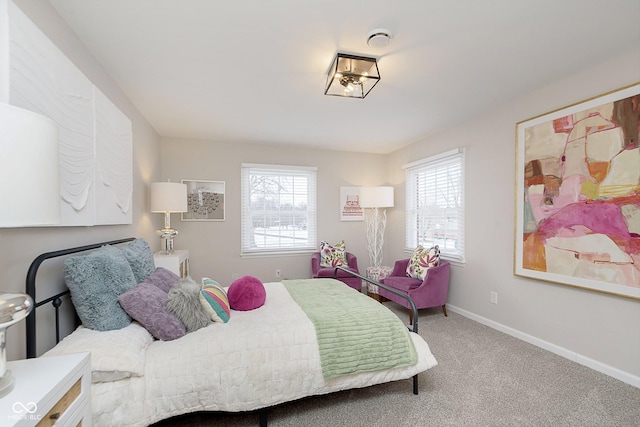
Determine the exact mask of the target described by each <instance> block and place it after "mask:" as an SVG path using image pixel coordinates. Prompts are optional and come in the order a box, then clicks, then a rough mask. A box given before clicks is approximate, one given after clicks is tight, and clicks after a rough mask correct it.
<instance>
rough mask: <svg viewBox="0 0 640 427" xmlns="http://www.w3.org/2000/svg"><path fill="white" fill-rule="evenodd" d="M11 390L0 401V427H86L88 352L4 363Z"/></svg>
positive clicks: (89, 378) (88, 374)
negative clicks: (8, 372) (10, 377)
mask: <svg viewBox="0 0 640 427" xmlns="http://www.w3.org/2000/svg"><path fill="white" fill-rule="evenodd" d="M7 369H8V370H10V371H11V373H12V375H13V376H14V378H15V384H14V387H13V389H12V390H11V391H10V392H9V393H8V394H7V395H5V396H3V397H2V398H0V425H1V426H16V427H18V426H20V427H26V426H30V427H35V426H52V425H54V424H55V425H58V426H79V425H83V426H90V425H91V357H90V354H89V353H74V354H67V355H64V356H52V357H38V358H36V359H25V360H14V361H11V362H7Z"/></svg>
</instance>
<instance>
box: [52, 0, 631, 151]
mask: <svg viewBox="0 0 640 427" xmlns="http://www.w3.org/2000/svg"><path fill="white" fill-rule="evenodd" d="M50 2H51V4H52V5H53V6H54V7H55V8H56V9H57V10H58V11H59V13H60V15H61V16H62V17H63V19H64V20H65V21H66V22H67V23H68V24H69V26H70V27H71V28H72V29H73V30H74V31H75V32H76V34H77V35H78V37H79V38H80V39H81V40H82V41H83V42H84V44H85V45H86V46H87V48H88V49H89V51H91V52H92V54H93V55H94V56H95V58H96V59H97V60H98V61H99V62H100V63H101V64H102V65H103V66H104V68H105V69H106V71H107V72H108V73H109V75H110V76H111V77H112V78H113V79H114V80H115V82H116V83H117V84H118V85H119V86H120V88H122V90H123V91H124V92H125V94H126V95H127V96H128V97H129V98H130V99H131V101H132V102H133V104H134V105H135V106H136V107H137V108H138V109H139V111H140V112H141V113H142V115H143V116H144V117H145V118H146V119H147V120H148V121H149V123H150V124H151V125H152V126H153V127H154V128H155V129H156V131H157V132H158V133H159V134H160V135H161V136H166V137H178V138H194V139H203V140H211V141H230V142H259V143H268V144H290V145H295V146H306V147H321V148H327V149H337V150H349V151H358V152H371V153H388V152H391V151H393V150H395V149H398V148H400V147H402V146H404V145H407V144H410V143H412V142H415V141H418V140H420V139H423V138H425V137H427V136H429V135H433V134H434V133H437V132H441V131H443V130H445V129H446V128H448V127H451V126H454V125H456V123H458V122H460V121H464V120H467V119H469V118H471V117H473V116H474V115H477V114H481V113H482V112H484V111H486V110H490V109H491V108H493V107H496V106H499V105H501V104H504V103H506V102H509V101H510V100H513V99H514V98H516V97H518V96H520V95H522V94H526V93H528V92H530V91H532V90H535V89H537V88H540V87H542V86H545V85H547V84H549V83H551V82H554V81H557V80H559V79H562V78H564V77H567V76H570V75H572V74H574V73H576V72H579V71H580V70H581V69H582V68H583V67H589V66H591V65H593V63H594V62H595V63H599V62H604V61H606V60H607V59H610V58H615V57H616V56H619V55H621V54H623V53H624V52H628V51H629V50H630V49H633V48H636V47H637V46H638V44H639V43H640V25H639V22H640V2H639V1H638V0H607V1H606V2H605V1H601V0H518V1H513V0H482V1H481V0H458V1H451V0H369V1H361V0H343V1H335V0H270V1H266V0H233V1H222V0H50ZM381 27H382V28H386V29H388V30H390V32H391V35H392V38H391V42H390V43H389V45H387V46H386V47H384V48H372V47H369V46H368V45H367V43H366V39H367V35H368V33H369V32H370V31H371V30H373V29H376V28H381ZM336 52H346V53H354V54H361V55H370V56H375V57H377V58H378V59H379V61H378V64H379V68H380V75H381V80H380V82H379V83H378V84H377V86H376V87H375V88H374V89H373V90H372V91H371V93H369V95H368V96H367V97H366V98H365V99H348V98H342V97H334V96H325V95H324V85H325V78H326V72H327V70H328V68H329V66H330V65H331V62H332V60H333V58H334V56H335V54H336ZM639 62H640V58H639ZM630 83H631V82H630ZM612 89H614V88H612ZM587 93H589V91H587ZM523 119H526V117H523Z"/></svg>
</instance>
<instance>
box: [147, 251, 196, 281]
mask: <svg viewBox="0 0 640 427" xmlns="http://www.w3.org/2000/svg"><path fill="white" fill-rule="evenodd" d="M153 261H154V262H155V264H156V267H163V268H166V269H167V270H169V271H173V272H174V273H175V274H177V275H178V277H180V278H181V279H184V278H185V277H187V276H188V275H189V251H173V253H171V254H168V255H167V254H165V253H164V252H162V251H160V252H156V253H155V254H153Z"/></svg>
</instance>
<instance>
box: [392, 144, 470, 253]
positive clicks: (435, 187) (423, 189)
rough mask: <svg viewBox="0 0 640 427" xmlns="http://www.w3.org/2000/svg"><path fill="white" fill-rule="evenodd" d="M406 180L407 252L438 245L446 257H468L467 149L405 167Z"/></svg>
mask: <svg viewBox="0 0 640 427" xmlns="http://www.w3.org/2000/svg"><path fill="white" fill-rule="evenodd" d="M403 168H404V169H405V178H406V181H405V182H406V185H405V189H406V199H405V200H406V220H405V221H406V224H405V227H406V238H405V245H406V247H405V250H406V251H407V252H411V251H413V250H414V249H415V248H416V246H417V245H419V244H420V245H422V246H424V247H426V248H429V247H431V246H433V245H434V244H437V245H438V246H439V247H440V253H441V256H442V257H443V258H447V259H449V260H451V261H458V262H461V263H464V262H465V257H464V217H465V195H464V169H465V162H464V149H462V148H457V149H454V150H450V151H447V152H444V153H441V154H438V155H435V156H431V157H428V158H425V159H422V160H419V161H416V162H413V163H410V164H408V165H405V166H403Z"/></svg>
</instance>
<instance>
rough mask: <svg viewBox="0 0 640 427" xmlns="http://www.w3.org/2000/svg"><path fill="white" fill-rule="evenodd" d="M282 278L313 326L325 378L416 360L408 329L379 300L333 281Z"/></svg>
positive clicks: (392, 366) (402, 364) (414, 362)
mask: <svg viewBox="0 0 640 427" xmlns="http://www.w3.org/2000/svg"><path fill="white" fill-rule="evenodd" d="M282 282H283V283H284V285H285V287H286V288H287V290H288V291H289V293H290V294H291V296H292V297H293V299H294V300H295V301H296V303H298V305H299V306H300V307H301V308H302V309H303V310H304V312H305V313H306V314H307V316H308V317H309V319H311V321H312V322H313V324H314V326H315V328H316V335H317V336H318V346H319V347H320V361H321V363H322V373H323V375H324V377H325V378H333V377H338V376H341V375H346V374H353V373H357V372H371V371H379V370H384V369H390V368H396V367H401V366H410V365H414V364H416V363H417V361H418V358H417V355H416V350H415V348H414V346H413V342H412V341H411V337H410V336H409V331H408V330H407V328H406V327H405V326H404V325H403V324H402V321H401V320H400V319H399V318H398V317H397V316H396V315H395V314H393V313H392V312H391V311H390V310H389V309H387V308H386V307H385V306H383V305H382V304H380V303H379V302H377V301H375V300H373V299H372V298H369V297H366V296H364V295H362V294H360V293H358V292H357V291H355V290H354V289H351V288H350V287H348V286H346V285H345V284H344V283H342V282H339V281H337V280H334V279H312V280H283V281H282Z"/></svg>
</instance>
